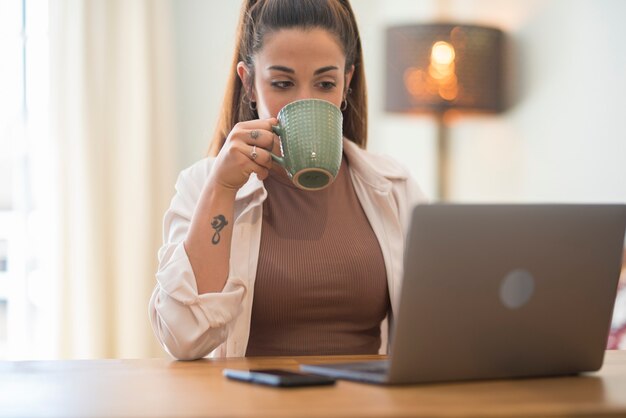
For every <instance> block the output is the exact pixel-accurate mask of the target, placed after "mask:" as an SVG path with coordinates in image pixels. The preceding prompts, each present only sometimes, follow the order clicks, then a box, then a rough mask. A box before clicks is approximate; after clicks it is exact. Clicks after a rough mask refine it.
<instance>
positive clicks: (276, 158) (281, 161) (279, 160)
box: [270, 125, 285, 167]
mask: <svg viewBox="0 0 626 418" xmlns="http://www.w3.org/2000/svg"><path fill="white" fill-rule="evenodd" d="M272 131H274V133H275V134H276V135H278V136H281V135H282V134H283V130H282V129H281V128H280V125H276V126H272ZM270 155H271V156H272V160H274V161H276V162H277V163H278V164H280V165H282V166H283V167H285V159H284V158H283V157H279V156H278V155H276V154H274V153H273V152H270Z"/></svg>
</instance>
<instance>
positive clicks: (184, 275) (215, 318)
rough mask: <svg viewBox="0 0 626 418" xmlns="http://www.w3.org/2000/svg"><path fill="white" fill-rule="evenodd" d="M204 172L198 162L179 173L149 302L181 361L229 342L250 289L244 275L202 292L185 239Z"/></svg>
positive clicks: (158, 328) (157, 326)
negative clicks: (243, 301) (204, 292)
mask: <svg viewBox="0 0 626 418" xmlns="http://www.w3.org/2000/svg"><path fill="white" fill-rule="evenodd" d="M204 172H206V170H205V171H204ZM204 172H203V171H202V170H199V169H198V167H196V166H193V167H191V168H189V169H187V170H185V171H183V172H182V173H181V174H180V176H179V177H178V180H177V182H176V194H175V196H174V198H173V199H172V202H171V204H170V207H169V209H168V210H167V212H166V213H165V217H164V221H163V246H162V247H161V248H160V250H159V253H158V258H159V266H158V271H157V273H156V279H157V283H156V286H155V288H154V291H153V293H152V297H151V298H150V304H149V316H150V322H151V324H152V329H153V331H154V333H155V335H156V337H157V339H158V340H159V342H160V343H161V345H162V346H163V348H164V349H165V350H166V351H167V352H168V353H170V354H171V355H172V356H173V357H175V358H177V359H179V360H194V359H198V358H201V357H204V356H206V355H208V354H210V353H211V352H212V351H213V350H215V349H216V348H217V347H219V346H220V345H221V344H223V343H224V342H225V341H226V339H227V337H228V333H229V327H230V324H232V323H233V320H234V318H236V316H237V315H238V313H239V309H240V306H241V301H242V300H243V298H244V295H245V292H246V287H245V286H244V284H243V282H242V281H241V280H237V279H236V278H229V279H228V281H227V282H226V285H225V287H224V289H223V290H222V292H220V293H206V294H202V295H199V294H198V288H197V285H196V278H195V276H194V273H193V269H192V267H191V263H190V262H189V258H188V257H187V253H186V251H185V248H184V245H183V241H184V239H185V237H186V235H187V231H188V229H189V225H190V223H191V217H192V215H193V212H194V210H195V207H196V204H197V201H198V199H199V196H200V193H201V190H202V187H203V185H204V180H205V178H206V175H205V174H204Z"/></svg>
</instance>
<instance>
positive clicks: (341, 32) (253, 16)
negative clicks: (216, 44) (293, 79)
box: [209, 0, 367, 156]
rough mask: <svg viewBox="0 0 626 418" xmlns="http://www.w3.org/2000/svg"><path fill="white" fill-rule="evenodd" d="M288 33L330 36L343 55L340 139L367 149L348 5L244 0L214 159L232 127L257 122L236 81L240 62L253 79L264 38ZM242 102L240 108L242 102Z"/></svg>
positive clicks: (358, 53)
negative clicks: (348, 76) (347, 76)
mask: <svg viewBox="0 0 626 418" xmlns="http://www.w3.org/2000/svg"><path fill="white" fill-rule="evenodd" d="M288 28H303V29H311V28H322V29H325V30H327V31H329V32H330V33H332V34H333V35H334V36H335V37H336V38H337V40H338V41H339V44H340V46H341V47H342V49H343V52H344V54H345V55H346V67H345V68H346V71H349V70H350V68H351V67H352V66H353V65H354V73H353V75H352V81H351V82H350V86H346V89H348V88H350V90H347V91H348V93H349V94H347V96H346V100H347V107H346V108H345V110H343V117H344V118H343V120H344V122H343V134H344V136H345V137H346V138H348V139H349V140H351V141H353V142H355V143H356V144H358V145H359V146H360V147H361V148H365V146H366V144H367V91H366V88H365V75H364V70H363V51H362V49H361V37H360V35H359V30H358V28H357V24H356V19H355V18H354V12H353V11H352V7H351V6H350V2H349V0H244V3H243V7H242V9H241V16H240V20H239V27H238V30H237V38H236V49H235V54H234V56H233V63H232V68H231V72H230V79H229V81H228V85H227V87H226V94H225V95H224V100H223V102H222V113H221V115H220V118H219V120H218V123H217V128H216V130H215V134H214V135H213V140H212V142H211V146H210V148H209V155H213V156H214V155H217V153H218V152H219V151H220V149H221V148H222V146H223V145H224V142H225V141H226V137H227V136H228V134H229V133H230V131H231V130H232V129H233V127H234V126H235V124H237V123H238V122H242V121H246V120H252V119H257V118H258V114H257V112H256V110H252V109H251V107H250V106H249V103H248V102H247V101H248V100H249V99H248V98H247V97H246V88H248V89H250V88H251V87H252V86H243V84H242V82H241V79H240V78H239V76H238V75H237V64H238V63H239V62H240V61H243V62H244V63H245V64H246V67H247V68H248V71H250V74H251V77H250V79H251V80H253V79H254V62H253V59H254V55H255V54H256V53H257V52H258V51H259V50H260V49H261V48H262V47H263V40H264V37H265V35H267V34H268V33H271V32H274V31H277V30H280V29H288ZM244 100H245V101H246V102H244Z"/></svg>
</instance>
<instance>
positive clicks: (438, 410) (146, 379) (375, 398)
mask: <svg viewBox="0 0 626 418" xmlns="http://www.w3.org/2000/svg"><path fill="white" fill-rule="evenodd" d="M367 358H373V357H372V356H370V357H367V356H358V357H299V358H286V357H285V358H257V359H245V358H242V359H219V360H200V361H194V362H178V361H172V360H167V359H150V360H76V361H28V362H0V416H2V417H81V418H89V417H169V418H174V417H244V416H245V417H296V416H301V417H324V418H330V417H419V416H424V417H451V416H455V417H456V416H465V417H469V416H476V417H491V416H573V415H575V416H589V417H599V416H610V415H612V416H626V351H609V352H607V355H606V357H605V363H604V367H603V368H602V370H601V371H600V372H598V373H590V374H587V375H583V376H579V377H564V378H548V379H525V380H501V381H484V382H471V383H451V384H437V385H413V386H402V387H380V386H373V385H367V384H360V383H351V382H344V381H341V382H338V384H337V385H336V386H334V387H332V386H331V387H314V388H296V389H277V388H271V387H263V386H258V385H251V384H247V383H240V382H233V381H229V380H227V379H225V378H224V377H222V369H223V368H226V367H229V368H263V367H282V368H289V369H294V370H295V369H297V366H298V364H299V363H300V362H307V363H312V362H329V361H335V360H338V361H345V360H347V359H350V360H351V359H359V360H361V359H367Z"/></svg>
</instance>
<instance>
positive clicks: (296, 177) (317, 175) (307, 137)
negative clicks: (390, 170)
mask: <svg viewBox="0 0 626 418" xmlns="http://www.w3.org/2000/svg"><path fill="white" fill-rule="evenodd" d="M273 130H274V132H275V133H276V134H277V135H278V136H279V137H280V147H281V151H282V154H283V156H282V157H279V156H276V155H274V154H272V158H273V159H274V160H275V161H276V162H278V163H279V164H280V165H282V166H283V167H284V168H285V170H286V171H287V174H288V175H289V177H290V178H291V179H292V181H293V183H294V184H295V185H296V186H298V187H299V188H301V189H305V190H320V189H323V188H325V187H327V186H328V185H330V184H331V183H332V182H333V181H334V180H335V177H336V176H337V173H338V172H339V167H340V166H341V157H342V152H343V143H342V139H343V115H342V114H341V110H339V108H338V107H337V106H335V105H334V104H332V103H330V102H327V101H326V100H320V99H304V100H298V101H295V102H292V103H289V104H288V105H286V106H285V107H283V108H282V109H281V110H280V112H278V125H277V126H274V127H273Z"/></svg>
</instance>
